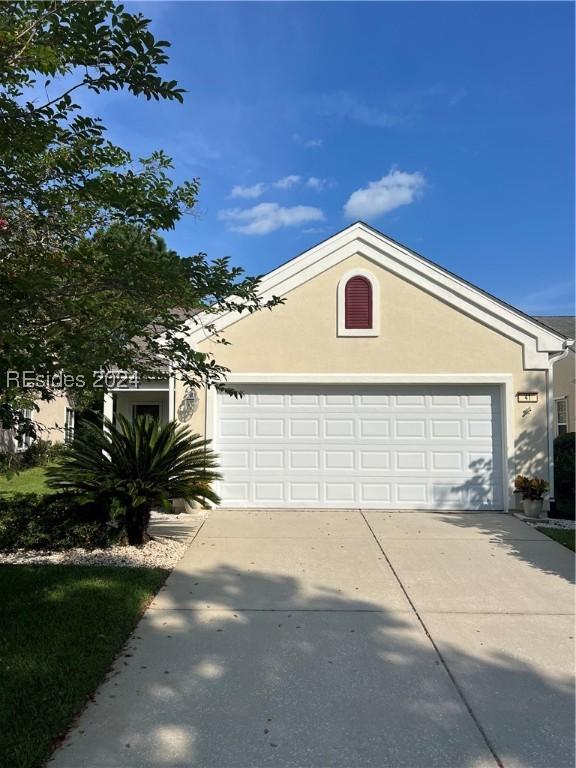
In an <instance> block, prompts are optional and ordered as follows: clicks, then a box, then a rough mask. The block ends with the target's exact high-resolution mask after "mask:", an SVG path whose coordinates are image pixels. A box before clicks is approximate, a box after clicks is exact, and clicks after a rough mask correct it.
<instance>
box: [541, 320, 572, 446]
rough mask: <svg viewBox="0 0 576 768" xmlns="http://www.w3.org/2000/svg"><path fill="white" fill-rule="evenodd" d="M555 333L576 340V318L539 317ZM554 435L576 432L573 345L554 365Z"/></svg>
mask: <svg viewBox="0 0 576 768" xmlns="http://www.w3.org/2000/svg"><path fill="white" fill-rule="evenodd" d="M536 320H538V321H539V322H541V323H544V325H547V326H548V327H549V328H552V329H553V330H555V331H558V332H559V333H561V334H563V335H564V336H568V337H569V338H571V339H574V338H576V317H574V316H573V315H553V316H547V317H537V318H536ZM553 373H554V386H553V389H554V435H555V436H556V435H563V434H564V433H565V432H576V352H575V351H574V344H571V345H570V346H569V347H568V348H567V350H566V353H565V354H564V355H562V356H561V357H559V358H558V359H557V360H556V362H555V363H554V371H553Z"/></svg>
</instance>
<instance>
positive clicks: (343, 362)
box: [176, 255, 548, 476]
mask: <svg viewBox="0 0 576 768" xmlns="http://www.w3.org/2000/svg"><path fill="white" fill-rule="evenodd" d="M354 268H362V269H367V270H369V271H371V272H372V274H374V275H375V277H376V278H377V279H378V282H379V285H380V329H381V332H380V335H379V336H378V337H375V338H356V337H338V336H337V334H336V321H337V318H336V298H337V287H338V282H339V280H340V278H341V277H342V276H343V275H344V274H345V273H346V272H348V271H349V270H351V269H354ZM224 336H225V338H226V339H227V340H228V341H229V342H231V346H222V345H218V344H216V343H215V342H214V341H212V340H206V341H204V342H202V343H201V344H199V347H198V348H199V350H201V351H206V352H208V351H209V352H212V353H213V354H214V355H215V357H216V359H217V361H218V362H219V363H221V364H223V365H226V366H227V367H228V368H230V369H231V371H233V372H234V373H277V374H280V373H382V374H395V373H396V374H434V373H436V374H460V373H461V374H474V373H476V374H486V373H494V374H512V376H513V387H512V390H513V393H515V392H517V391H537V392H538V393H539V398H538V403H535V404H530V405H526V404H518V403H517V402H516V398H515V397H511V398H510V402H509V403H508V404H507V407H509V408H510V409H511V426H512V432H513V437H514V444H515V449H514V454H513V456H511V451H510V449H509V457H510V467H509V469H510V472H527V473H537V474H540V475H541V476H542V475H543V476H547V468H546V464H547V454H548V430H547V414H546V396H545V394H546V374H545V372H544V371H525V370H524V368H523V362H522V347H521V345H519V344H518V343H517V342H515V341H512V340H510V339H508V338H506V337H505V336H502V335H500V334H499V333H497V332H495V331H493V330H491V329H489V328H487V327H486V326H484V325H482V324H481V323H479V322H478V321H476V320H474V319H472V318H470V317H468V316H466V315H464V314H462V313H461V312H460V311H458V310H456V309H454V308H453V307H451V306H449V305H447V304H445V303H443V302H442V301H440V300H439V299H437V298H435V297H434V296H432V295H430V294H428V293H426V292H425V291H423V290H422V289H421V288H418V287H416V286H415V285H412V284H410V283H408V282H407V281H405V280H403V279H402V278H400V277H398V276H396V275H394V274H392V273H391V272H389V271H387V270H385V269H384V268H382V267H380V266H379V265H376V264H375V263H373V262H371V261H370V260H368V259H366V258H364V257H362V256H359V255H357V256H354V257H351V258H350V259H347V260H346V261H344V262H342V263H341V264H339V265H338V266H335V267H332V268H331V269H329V270H327V271H325V272H324V273H322V274H321V275H319V276H317V277H316V278H314V279H313V280H311V281H309V282H307V283H305V284H304V285H301V286H300V287H298V288H296V289H294V290H293V291H292V292H290V293H289V294H288V295H287V296H286V303H285V304H284V305H282V306H279V307H276V308H275V309H274V310H273V311H272V312H268V311H264V312H259V313H256V314H253V315H251V316H247V317H245V318H244V319H242V320H241V321H239V322H237V323H235V324H234V325H232V326H230V327H229V328H227V329H226V330H225V331H224ZM199 396H200V402H199V407H198V409H197V410H196V412H195V414H194V415H193V417H192V418H191V419H190V421H189V423H190V424H191V426H192V427H193V429H194V430H195V431H197V432H200V433H203V432H204V423H205V418H206V411H205V408H206V402H205V396H204V393H202V392H201V393H199ZM182 398H183V388H182V386H181V385H179V384H177V387H176V408H178V403H179V402H180V401H181V400H182Z"/></svg>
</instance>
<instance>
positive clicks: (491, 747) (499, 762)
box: [359, 510, 505, 768]
mask: <svg viewBox="0 0 576 768" xmlns="http://www.w3.org/2000/svg"><path fill="white" fill-rule="evenodd" d="M359 512H360V514H361V515H362V517H363V519H364V522H365V523H366V525H367V526H368V529H369V530H370V533H371V534H372V536H373V537H374V540H375V542H376V544H377V545H378V548H379V549H380V551H381V552H382V555H383V556H384V558H385V559H386V562H387V563H388V567H389V568H390V570H391V571H392V573H393V575H394V578H395V579H396V581H397V582H398V586H399V587H400V589H401V590H402V592H403V593H404V596H405V598H406V600H407V601H408V603H409V605H410V606H411V608H412V610H413V611H414V615H415V616H416V619H417V621H418V623H419V624H420V626H421V627H422V630H423V631H424V633H425V635H426V637H427V638H428V640H429V641H430V644H431V645H432V647H433V648H434V651H435V653H436V655H437V656H438V659H439V661H440V663H441V664H442V666H443V667H444V670H445V671H446V674H447V675H448V677H449V678H450V680H451V681H452V684H453V686H454V688H455V690H456V692H457V693H458V696H459V697H460V700H461V701H462V703H463V704H464V706H465V708H466V710H467V712H468V714H469V715H470V717H471V718H472V720H473V722H474V725H475V726H476V728H477V729H478V732H479V733H480V735H481V737H482V739H483V741H484V743H485V744H486V746H487V748H488V750H489V751H490V754H491V755H492V757H493V758H494V761H495V763H496V765H497V766H498V768H505V766H504V763H503V762H502V760H501V759H500V757H499V755H498V753H497V752H496V748H495V747H494V745H493V744H492V742H491V740H490V738H489V737H488V734H487V733H486V731H485V730H484V727H483V726H482V724H481V723H480V721H479V720H478V718H477V716H476V714H475V712H474V710H473V709H472V707H471V705H470V703H469V702H468V699H467V698H466V696H465V695H464V691H463V690H462V688H461V687H460V685H459V684H458V682H457V680H456V678H455V677H454V675H453V674H452V671H451V670H450V667H449V666H448V664H447V662H446V659H445V658H444V656H443V655H442V653H441V652H440V649H439V648H438V645H437V644H436V643H435V642H434V638H433V637H432V635H431V634H430V631H429V629H428V627H427V626H426V624H425V622H424V620H423V619H422V616H421V615H420V613H419V611H418V609H417V608H416V606H415V604H414V602H413V601H412V599H411V597H410V595H409V594H408V591H407V590H406V588H405V586H404V584H403V583H402V581H401V579H400V577H399V576H398V574H397V572H396V569H395V568H394V566H393V565H392V563H391V562H390V559H389V557H388V555H387V554H386V552H385V551H384V547H383V546H382V544H381V542H380V540H379V539H378V537H377V536H376V534H375V533H374V531H373V529H372V526H371V525H370V523H369V522H368V520H367V518H366V516H365V514H364V512H363V511H362V510H359Z"/></svg>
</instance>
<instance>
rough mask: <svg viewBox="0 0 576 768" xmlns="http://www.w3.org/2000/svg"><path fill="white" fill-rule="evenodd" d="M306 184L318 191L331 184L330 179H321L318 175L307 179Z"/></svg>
mask: <svg viewBox="0 0 576 768" xmlns="http://www.w3.org/2000/svg"><path fill="white" fill-rule="evenodd" d="M306 186H307V187H308V189H315V190H316V192H322V190H323V189H327V188H328V187H329V186H331V184H330V182H329V181H328V179H319V178H318V176H310V178H309V179H308V180H307V181H306Z"/></svg>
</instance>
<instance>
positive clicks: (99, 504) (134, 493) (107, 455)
mask: <svg viewBox="0 0 576 768" xmlns="http://www.w3.org/2000/svg"><path fill="white" fill-rule="evenodd" d="M117 422H118V423H117V429H115V428H114V427H113V426H112V424H111V423H110V422H109V421H107V422H105V426H106V427H107V429H106V430H103V429H102V428H101V427H100V426H99V425H96V424H86V425H85V426H84V429H83V431H82V434H80V435H79V436H78V437H77V439H76V440H75V441H74V444H73V446H72V448H71V450H70V452H69V453H68V454H67V455H65V456H63V457H62V458H61V459H60V462H59V463H58V464H56V465H55V466H54V467H49V468H48V470H47V473H48V477H49V485H50V486H51V487H52V488H54V489H56V490H58V491H61V492H63V493H75V494H77V496H75V497H74V499H75V501H76V503H77V502H78V500H82V501H84V502H85V503H89V504H92V505H93V506H94V507H95V508H96V509H106V510H110V512H111V514H112V515H113V516H114V519H115V520H116V522H117V523H119V524H120V525H121V527H122V529H123V530H125V532H126V537H127V540H128V543H129V544H134V545H141V544H144V542H145V539H146V530H147V527H148V523H149V522H150V511H151V509H152V508H153V507H154V506H155V505H162V506H164V507H166V508H167V509H168V508H170V499H173V498H182V499H184V500H186V501H196V502H198V503H200V504H202V505H205V504H206V501H211V502H213V503H214V504H218V503H219V501H220V499H219V498H218V496H217V495H216V493H215V492H214V491H213V490H212V488H211V487H210V484H211V483H212V482H213V481H214V480H218V479H220V475H219V474H218V472H217V471H216V455H215V454H214V452H213V451H212V450H211V449H210V447H209V441H207V440H203V439H202V438H201V437H200V436H199V435H195V434H193V433H192V432H191V431H190V429H189V428H188V427H185V426H177V425H176V424H175V422H170V423H168V424H166V425H165V426H164V427H161V426H160V424H159V422H158V421H157V420H155V419H151V418H150V417H148V416H146V417H138V418H137V419H135V420H134V422H133V423H131V422H129V421H128V420H127V419H126V418H124V417H123V416H119V417H118V419H117Z"/></svg>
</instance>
